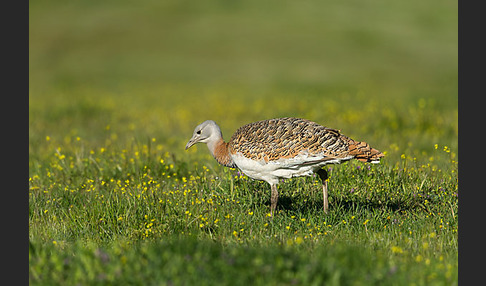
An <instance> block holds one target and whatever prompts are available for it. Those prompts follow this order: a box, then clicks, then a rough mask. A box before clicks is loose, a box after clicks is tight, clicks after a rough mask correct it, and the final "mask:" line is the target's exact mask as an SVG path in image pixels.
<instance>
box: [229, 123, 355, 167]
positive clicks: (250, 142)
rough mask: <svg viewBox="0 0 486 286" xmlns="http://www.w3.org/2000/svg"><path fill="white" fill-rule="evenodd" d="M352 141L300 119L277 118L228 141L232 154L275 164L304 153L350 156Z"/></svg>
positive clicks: (243, 129) (254, 125) (246, 127)
mask: <svg viewBox="0 0 486 286" xmlns="http://www.w3.org/2000/svg"><path fill="white" fill-rule="evenodd" d="M350 143H355V141H354V140H351V139H349V138H348V137H346V136H344V135H341V134H340V133H339V131H338V130H335V129H331V128H327V127H324V126H322V125H319V124H317V123H315V122H312V121H309V120H306V119H300V118H292V117H287V118H277V119H269V120H263V121H257V122H253V123H250V124H247V125H244V126H242V127H240V128H239V129H238V130H236V132H235V133H234V134H233V136H232V137H231V139H230V141H229V148H230V152H231V153H232V154H236V153H240V154H242V155H243V156H245V157H246V158H249V159H253V160H262V159H263V160H265V161H267V162H268V161H275V160H279V159H282V158H293V157H295V156H297V155H299V154H302V153H303V152H305V153H306V154H308V155H311V156H320V157H321V156H326V157H329V158H345V157H349V156H350V154H349V150H350Z"/></svg>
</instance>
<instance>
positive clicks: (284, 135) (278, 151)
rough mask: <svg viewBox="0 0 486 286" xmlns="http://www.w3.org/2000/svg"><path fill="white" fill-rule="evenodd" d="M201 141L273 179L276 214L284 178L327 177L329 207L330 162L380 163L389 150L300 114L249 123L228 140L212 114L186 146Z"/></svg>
mask: <svg viewBox="0 0 486 286" xmlns="http://www.w3.org/2000/svg"><path fill="white" fill-rule="evenodd" d="M197 142H203V143H207V145H208V148H209V151H210V152H211V154H212V155H213V156H214V158H215V159H216V160H217V161H218V162H219V163H220V164H221V165H223V166H227V167H233V168H239V169H240V170H241V171H243V173H245V174H246V175H247V176H249V177H251V178H253V179H257V180H264V181H266V182H268V183H269V184H270V185H271V187H272V196H271V203H272V205H271V209H272V214H273V212H274V210H275V207H276V204H277V198H278V193H277V188H276V185H277V184H278V179H279V178H291V177H297V176H310V175H312V174H313V173H317V174H318V175H319V177H320V178H321V180H322V181H323V195H324V211H325V212H327V204H328V203H327V172H326V171H325V170H324V169H321V168H322V167H323V166H324V165H326V164H334V163H341V162H343V161H348V160H351V159H357V160H360V161H362V162H371V163H378V162H379V161H380V158H381V157H383V156H384V155H383V153H381V152H380V151H378V150H376V149H374V148H371V147H370V146H369V145H368V144H367V143H366V142H358V141H355V140H353V139H351V138H348V137H346V136H344V135H342V134H341V133H340V131H339V130H336V129H331V128H327V127H324V126H321V125H319V124H317V123H315V122H312V121H309V120H306V119H300V118H293V117H287V118H277V119H269V120H263V121H258V122H253V123H250V124H247V125H244V126H242V127H240V128H238V130H236V132H235V133H234V134H233V136H231V139H230V140H229V141H228V143H226V142H224V141H223V137H222V134H221V129H220V128H219V126H218V125H217V124H216V123H215V122H214V121H211V120H207V121H205V122H203V123H201V124H200V125H198V126H197V127H196V129H195V130H194V134H193V136H192V138H191V140H189V142H188V143H187V145H186V149H188V148H189V147H191V146H192V145H194V144H195V143H197Z"/></svg>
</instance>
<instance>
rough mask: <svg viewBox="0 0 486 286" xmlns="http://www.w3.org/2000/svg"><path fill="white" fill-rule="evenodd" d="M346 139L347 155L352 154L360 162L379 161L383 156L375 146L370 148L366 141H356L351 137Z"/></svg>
mask: <svg viewBox="0 0 486 286" xmlns="http://www.w3.org/2000/svg"><path fill="white" fill-rule="evenodd" d="M348 139H349V149H348V150H349V155H352V156H354V158H355V159H358V160H360V161H362V162H369V163H379V162H380V158H381V157H383V156H385V154H383V153H381V152H380V151H378V150H376V149H375V148H371V146H370V145H369V144H368V143H366V142H357V141H354V140H353V139H350V138H348Z"/></svg>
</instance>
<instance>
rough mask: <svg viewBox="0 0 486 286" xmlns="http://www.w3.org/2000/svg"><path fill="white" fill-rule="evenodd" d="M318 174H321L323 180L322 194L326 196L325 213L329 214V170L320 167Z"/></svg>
mask: <svg viewBox="0 0 486 286" xmlns="http://www.w3.org/2000/svg"><path fill="white" fill-rule="evenodd" d="M317 174H318V175H319V177H320V178H321V181H322V195H323V197H324V202H323V204H324V213H326V214H327V208H328V206H329V202H328V200H327V178H329V176H328V175H327V171H326V170H324V169H319V171H317Z"/></svg>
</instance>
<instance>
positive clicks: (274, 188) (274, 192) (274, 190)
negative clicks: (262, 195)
mask: <svg viewBox="0 0 486 286" xmlns="http://www.w3.org/2000/svg"><path fill="white" fill-rule="evenodd" d="M271 187H272V196H271V199H270V202H271V204H272V205H271V214H272V218H273V216H274V213H275V209H276V208H277V201H278V192H277V185H275V184H272V185H271Z"/></svg>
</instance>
